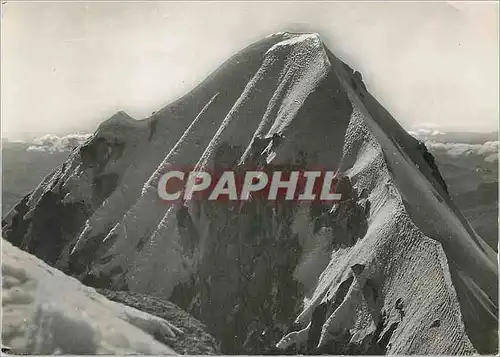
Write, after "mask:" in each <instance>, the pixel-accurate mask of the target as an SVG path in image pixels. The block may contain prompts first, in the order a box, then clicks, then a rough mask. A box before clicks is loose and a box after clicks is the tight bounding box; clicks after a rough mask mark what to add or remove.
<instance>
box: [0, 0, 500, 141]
mask: <svg viewBox="0 0 500 357" xmlns="http://www.w3.org/2000/svg"><path fill="white" fill-rule="evenodd" d="M1 23H2V46H1V51H2V58H1V59H2V88H1V89H2V94H1V99H2V132H3V135H4V136H7V137H9V138H19V137H21V136H22V135H26V134H25V133H31V134H33V133H36V134H43V133H60V132H63V131H64V132H68V131H72V130H77V129H86V128H87V129H89V128H90V129H92V130H93V129H95V127H96V123H98V122H100V121H102V120H104V119H106V118H107V117H109V116H110V115H112V114H113V113H114V112H116V111H117V110H120V109H123V110H125V111H126V112H128V113H129V114H130V115H132V116H133V117H135V118H136V119H142V118H144V117H147V116H148V115H149V114H150V113H151V112H152V111H154V110H156V109H159V108H161V107H163V106H165V105H166V104H168V103H169V102H170V101H172V100H173V99H175V98H177V97H179V96H181V95H182V94H184V93H186V92H187V91H188V90H190V89H191V88H193V87H194V86H195V85H196V84H197V83H199V82H200V81H201V80H202V79H203V78H204V77H206V76H207V75H208V74H209V73H210V72H211V71H213V70H214V69H216V68H217V66H218V65H219V64H221V63H222V62H223V61H224V60H226V59H227V58H228V57H230V56H231V55H232V54H234V53H235V52H236V51H238V50H240V49H241V48H243V47H245V46H247V45H248V44H250V43H252V42H253V41H256V40H258V39H260V38H261V37H263V36H266V35H268V34H270V33H273V32H278V31H283V30H292V31H294V30H301V31H314V32H319V33H320V34H321V35H322V37H323V39H324V42H325V43H326V45H327V46H328V47H329V48H330V49H331V50H332V51H333V52H334V53H336V54H337V56H339V57H340V58H341V59H343V60H344V61H346V62H348V63H349V64H350V65H351V67H354V68H355V69H357V70H359V71H360V72H361V73H362V74H363V77H364V79H365V82H366V83H367V86H368V89H369V91H370V92H372V93H373V94H374V95H375V97H377V98H378V99H379V100H380V101H381V102H382V104H383V105H384V106H385V107H386V108H387V109H388V110H389V111H390V112H391V113H392V114H393V115H394V116H395V117H396V119H397V120H399V121H400V122H401V123H403V125H405V126H406V127H408V128H409V127H410V126H411V125H412V124H419V123H421V124H423V125H426V124H428V125H431V126H436V127H438V128H439V129H441V130H468V131H495V130H497V126H498V112H499V107H498V97H499V90H498V75H499V73H498V53H499V48H498V47H499V46H498V42H499V39H498V4H497V3H496V2H474V3H464V2H460V3H457V2H454V3H445V2H440V3H438V2H415V3H409V2H404V3H402V2H384V3H382V2H377V3H375V2H356V3H353V2H350V3H346V2H336V3H310V2H308V3H305V2H303V3H300V2H294V3H286V2H274V3H269V2H268V3H262V2H240V3H228V2H218V3H214V2H212V3H208V2H205V3H201V2H198V3H186V2H182V3H171V2H170V3H168V2H164V3H159V2H149V3H145V2H142V3H139V2H137V3H130V2H129V3H123V2H122V3H118V2H115V3H96V2H94V3H83V2H81V3H69V2H67V3H33V2H31V3H30V2H7V3H6V4H5V5H3V7H2V21H1Z"/></svg>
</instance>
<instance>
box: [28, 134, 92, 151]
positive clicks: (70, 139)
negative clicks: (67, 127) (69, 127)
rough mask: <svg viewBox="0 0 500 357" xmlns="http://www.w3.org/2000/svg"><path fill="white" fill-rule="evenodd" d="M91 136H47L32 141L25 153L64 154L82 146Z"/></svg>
mask: <svg viewBox="0 0 500 357" xmlns="http://www.w3.org/2000/svg"><path fill="white" fill-rule="evenodd" d="M90 136H92V134H69V135H66V136H57V135H53V134H47V135H44V136H42V137H39V138H36V139H35V140H33V142H32V143H31V144H32V145H30V146H29V147H28V149H27V151H44V152H65V151H71V150H73V149H74V148H75V147H77V146H80V145H81V144H83V143H84V142H85V141H86V140H87V139H88V138H89V137H90Z"/></svg>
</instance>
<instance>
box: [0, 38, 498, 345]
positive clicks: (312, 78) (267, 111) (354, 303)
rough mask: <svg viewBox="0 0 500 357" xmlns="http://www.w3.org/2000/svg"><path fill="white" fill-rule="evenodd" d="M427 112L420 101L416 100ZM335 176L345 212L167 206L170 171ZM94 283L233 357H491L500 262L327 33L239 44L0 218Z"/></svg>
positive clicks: (94, 141)
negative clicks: (161, 192) (162, 194)
mask: <svg viewBox="0 0 500 357" xmlns="http://www.w3.org/2000/svg"><path fill="white" fill-rule="evenodd" d="M416 100H418V98H416ZM273 135H279V137H280V138H282V140H280V143H279V145H276V146H273V147H272V148H271V150H267V151H265V152H261V153H260V156H261V157H260V162H263V163H264V165H267V166H273V165H274V166H276V167H283V166H285V167H286V166H293V165H297V163H304V162H305V163H306V164H307V165H308V166H310V167H322V168H328V169H336V170H339V172H341V173H342V175H343V178H342V181H341V182H340V184H339V189H340V190H341V193H342V195H343V197H344V199H343V200H342V201H341V202H337V203H335V204H333V203H332V204H330V205H326V204H319V203H307V202H302V203H300V202H284V203H283V204H280V205H278V206H276V207H270V206H268V205H266V204H264V203H262V202H260V201H250V202H245V203H243V204H242V206H243V207H241V208H240V210H234V209H231V207H229V206H228V205H225V204H224V203H221V202H212V201H194V202H190V203H189V204H188V205H187V206H182V205H181V206H180V205H174V204H168V203H165V202H163V201H161V200H160V198H159V197H158V193H157V184H158V180H159V178H160V176H161V174H162V173H163V172H164V170H165V169H166V168H168V167H169V165H181V166H196V167H198V168H200V169H201V168H205V169H213V168H214V167H216V166H217V165H225V166H226V167H227V166H236V165H240V164H241V163H248V161H249V160H251V155H249V154H248V153H249V152H251V151H252V143H254V142H255V139H256V138H261V137H272V136H273ZM3 229H4V238H5V239H7V240H8V241H10V242H11V243H12V244H14V245H15V246H17V247H20V248H21V249H23V250H26V251H28V252H30V253H32V254H34V255H36V256H37V257H39V258H41V259H43V260H44V261H46V262H47V263H49V264H51V265H53V266H55V267H57V268H58V269H60V270H62V271H63V272H65V273H67V274H69V275H72V276H74V277H77V278H78V279H80V280H81V281H82V282H83V283H84V284H87V285H90V286H94V287H98V288H106V289H115V290H129V291H133V292H137V293H145V294H150V295H155V296H159V297H163V298H168V299H170V300H171V301H173V302H174V303H176V304H177V305H179V306H180V307H182V308H184V309H185V310H187V311H188V312H190V313H191V314H192V315H193V316H195V317H196V318H198V319H199V320H201V321H202V322H204V323H205V324H206V325H207V328H208V330H209V332H210V333H211V334H213V335H214V336H215V337H216V338H217V339H218V340H219V341H220V342H221V351H222V352H223V353H227V354H238V353H245V354H248V353H258V354H265V353H328V354H365V353H372V354H466V353H474V352H476V351H478V352H480V353H485V352H490V353H491V352H494V351H495V348H496V344H497V338H498V337H497V335H496V329H497V325H498V320H497V306H498V296H497V295H498V294H497V291H498V284H497V281H498V275H497V263H496V255H495V254H494V251H493V250H492V249H491V248H490V247H489V246H488V245H486V244H485V243H484V241H483V240H482V239H481V237H479V236H478V235H477V234H476V233H475V232H474V230H473V229H472V228H471V227H470V225H469V224H468V222H467V221H466V220H465V219H464V217H463V216H462V214H461V213H460V212H459V210H458V209H457V208H456V206H455V205H454V203H453V202H452V200H451V198H450V195H449V194H448V191H447V187H446V183H445V182H444V180H443V178H442V177H441V174H440V173H439V170H438V168H437V166H436V165H435V163H434V161H433V157H432V155H430V154H429V153H428V152H427V149H426V148H425V145H423V144H421V143H420V142H419V141H418V140H416V139H415V138H413V137H412V136H410V135H409V134H408V133H407V132H406V131H405V130H404V129H403V128H402V127H401V126H400V125H399V124H398V122H397V121H396V120H395V119H394V118H392V116H391V115H390V114H389V113H388V112H387V111H386V110H385V109H384V108H383V107H382V106H381V105H380V104H379V103H378V102H377V100H376V99H374V97H373V96H372V95H370V93H368V92H367V90H366V87H365V85H364V84H363V81H362V78H361V74H360V73H358V72H355V71H353V69H351V68H350V67H349V66H348V65H346V64H345V63H343V62H342V61H340V60H339V59H338V58H336V57H335V56H334V55H333V54H332V53H331V52H330V51H329V50H328V49H327V48H326V47H325V45H324V44H323V43H322V41H321V40H320V37H319V36H318V35H317V34H292V33H280V34H275V35H271V36H269V37H266V38H264V39H263V40H261V41H259V42H257V43H255V44H253V45H251V46H249V47H247V48H245V49H244V50H242V51H241V52H239V53H238V54H236V55H235V56H233V57H232V58H231V59H229V60H228V61H227V62H225V63H224V64H223V65H222V66H221V67H220V68H219V69H218V70H216V71H215V72H214V73H213V74H211V75H210V76H209V77H208V78H207V79H206V80H205V81H203V82H202V83H201V84H200V85H199V86H197V87H196V88H195V89H194V90H192V91H191V92H190V93H188V94H187V95H185V96H184V97H182V98H180V99H179V100H177V101H175V102H174V103H172V104H170V105H168V106H166V107H165V108H163V109H161V110H158V111H156V112H154V113H153V115H152V116H151V117H149V118H146V119H143V120H134V119H133V118H131V117H130V116H128V115H127V114H126V113H124V112H118V113H117V114H115V115H114V116H113V117H111V118H110V119H108V120H107V121H105V122H104V123H102V124H101V125H100V127H99V128H98V130H97V131H96V133H95V134H94V135H93V136H92V137H91V138H89V139H88V140H87V142H86V143H85V144H83V145H82V146H80V147H78V148H77V149H75V150H74V151H73V152H72V153H71V154H70V155H69V157H68V158H67V160H66V161H65V162H64V163H63V164H62V165H61V166H60V167H59V168H58V169H57V170H55V171H54V172H53V173H52V174H50V175H49V176H47V177H46V178H45V179H44V180H43V181H42V182H41V183H40V185H39V186H38V187H37V188H36V189H35V190H34V191H33V192H31V193H30V194H29V195H27V196H26V197H25V198H24V199H23V200H22V201H21V202H19V203H18V204H17V205H16V206H15V208H14V209H13V210H12V211H11V212H10V213H9V214H7V216H6V217H4V221H3Z"/></svg>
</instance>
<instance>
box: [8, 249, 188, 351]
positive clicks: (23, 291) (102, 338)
mask: <svg viewBox="0 0 500 357" xmlns="http://www.w3.org/2000/svg"><path fill="white" fill-rule="evenodd" d="M180 333H182V331H180V330H179V329H178V328H176V327H175V326H173V325H171V324H170V323H168V322H167V321H165V320H162V319H159V318H157V317H155V316H152V315H149V314H146V313H143V312H141V311H139V310H136V309H133V308H130V307H127V306H125V305H122V304H119V303H115V302H112V301H109V300H107V299H106V298H105V297H103V296H101V295H99V294H98V293H96V291H95V290H94V289H93V288H89V287H86V286H84V285H82V284H81V283H80V282H79V281H78V280H76V279H74V278H71V277H68V276H67V275H64V274H63V273H61V272H60V271H58V270H57V269H54V268H52V267H49V266H48V265H47V264H46V263H44V262H42V261H41V260H39V259H38V258H36V257H34V256H32V255H30V254H28V253H26V252H23V251H21V250H19V249H18V248H16V247H13V246H12V245H11V244H10V243H8V242H6V241H4V240H2V345H7V346H9V347H10V349H11V350H12V352H13V353H15V354H45V355H48V354H53V353H59V354H87V355H88V354H134V353H140V354H175V352H174V351H173V350H172V349H171V348H169V347H167V346H165V345H164V344H162V343H161V342H160V341H158V340H156V338H158V339H160V340H161V339H162V338H165V337H167V336H168V337H170V338H172V337H175V335H176V334H180Z"/></svg>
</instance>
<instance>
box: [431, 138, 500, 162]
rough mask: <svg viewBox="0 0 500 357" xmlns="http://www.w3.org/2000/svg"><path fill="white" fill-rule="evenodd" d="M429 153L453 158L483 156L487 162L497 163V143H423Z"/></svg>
mask: <svg viewBox="0 0 500 357" xmlns="http://www.w3.org/2000/svg"><path fill="white" fill-rule="evenodd" d="M425 145H426V146H427V148H428V149H429V150H430V151H434V152H439V153H445V154H448V155H450V156H453V157H455V158H457V157H461V156H471V155H477V156H484V160H485V161H487V162H495V161H498V141H487V142H485V143H484V144H466V143H438V142H434V141H427V142H426V143H425Z"/></svg>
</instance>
